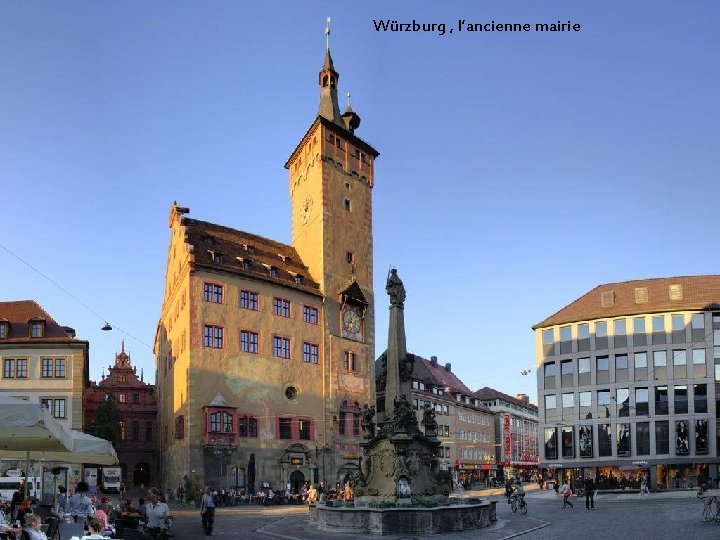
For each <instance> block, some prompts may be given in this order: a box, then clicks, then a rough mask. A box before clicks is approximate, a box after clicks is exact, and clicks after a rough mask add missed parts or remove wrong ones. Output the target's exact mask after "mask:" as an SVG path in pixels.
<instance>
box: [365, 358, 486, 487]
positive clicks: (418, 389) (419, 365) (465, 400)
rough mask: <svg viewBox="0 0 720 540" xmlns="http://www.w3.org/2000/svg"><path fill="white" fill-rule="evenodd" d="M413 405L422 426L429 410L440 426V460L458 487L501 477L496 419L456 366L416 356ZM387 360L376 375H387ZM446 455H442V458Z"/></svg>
mask: <svg viewBox="0 0 720 540" xmlns="http://www.w3.org/2000/svg"><path fill="white" fill-rule="evenodd" d="M413 358H414V363H413V372H412V383H411V384H412V404H413V408H414V409H415V411H416V414H417V417H418V422H420V421H421V420H422V417H423V410H424V408H425V407H426V406H429V407H430V408H431V409H432V410H433V411H434V412H435V420H436V421H437V423H438V429H437V436H438V438H439V439H440V442H441V445H440V448H439V449H438V457H442V458H444V461H443V462H442V463H441V464H442V466H443V467H446V468H447V469H448V470H450V471H452V473H453V478H454V479H455V481H456V483H459V484H463V485H469V484H472V483H477V482H485V481H486V480H488V479H489V478H492V477H495V476H497V474H498V466H497V462H496V455H495V438H496V433H495V415H494V414H493V412H492V411H491V410H490V409H489V408H488V407H486V406H485V405H483V404H482V403H481V402H480V401H479V400H478V399H476V398H474V397H472V392H471V390H470V389H469V388H468V387H467V386H465V384H464V383H463V382H462V381H461V380H460V379H459V378H458V377H457V375H455V373H453V372H452V365H451V364H450V363H446V364H445V365H440V364H439V363H438V360H437V357H435V356H431V357H430V360H427V359H425V358H422V357H420V356H417V355H413ZM382 362H383V357H382V356H381V357H380V359H378V361H377V364H376V373H378V374H380V373H382V372H383V370H382V367H381V364H382ZM382 387H383V384H382V381H378V394H377V407H378V410H380V411H382V410H383V407H384V403H385V394H384V392H383V391H382ZM440 453H442V455H440Z"/></svg>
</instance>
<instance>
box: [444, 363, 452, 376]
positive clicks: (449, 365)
mask: <svg viewBox="0 0 720 540" xmlns="http://www.w3.org/2000/svg"><path fill="white" fill-rule="evenodd" d="M451 368H452V364H451V363H450V362H448V363H446V364H445V371H449V372H450V373H452V369H451Z"/></svg>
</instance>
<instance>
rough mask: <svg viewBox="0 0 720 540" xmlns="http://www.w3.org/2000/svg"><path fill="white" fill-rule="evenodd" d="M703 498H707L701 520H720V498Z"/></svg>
mask: <svg viewBox="0 0 720 540" xmlns="http://www.w3.org/2000/svg"><path fill="white" fill-rule="evenodd" d="M702 498H704V499H705V504H704V506H703V511H702V515H701V516H700V521H703V522H706V523H707V522H710V521H717V522H720V500H718V498H717V497H702ZM713 503H715V508H713Z"/></svg>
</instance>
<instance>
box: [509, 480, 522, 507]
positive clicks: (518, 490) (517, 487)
mask: <svg viewBox="0 0 720 540" xmlns="http://www.w3.org/2000/svg"><path fill="white" fill-rule="evenodd" d="M512 489H513V495H514V496H515V497H517V499H518V503H521V501H523V500H524V499H525V488H524V487H522V483H521V482H520V479H519V478H517V479H516V480H515V483H514V484H513V486H512Z"/></svg>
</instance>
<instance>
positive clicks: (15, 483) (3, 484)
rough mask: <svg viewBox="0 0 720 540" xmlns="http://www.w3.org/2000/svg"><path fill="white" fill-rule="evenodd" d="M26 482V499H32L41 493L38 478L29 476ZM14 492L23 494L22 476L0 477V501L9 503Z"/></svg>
mask: <svg viewBox="0 0 720 540" xmlns="http://www.w3.org/2000/svg"><path fill="white" fill-rule="evenodd" d="M28 481H29V484H28V497H30V498H31V499H32V498H35V497H37V496H39V495H40V493H41V489H40V486H41V484H40V478H36V477H33V476H31V477H30V478H29V479H28ZM16 491H19V492H20V493H25V477H24V476H0V501H4V502H9V501H11V500H12V496H13V494H14V493H15V492H16Z"/></svg>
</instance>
